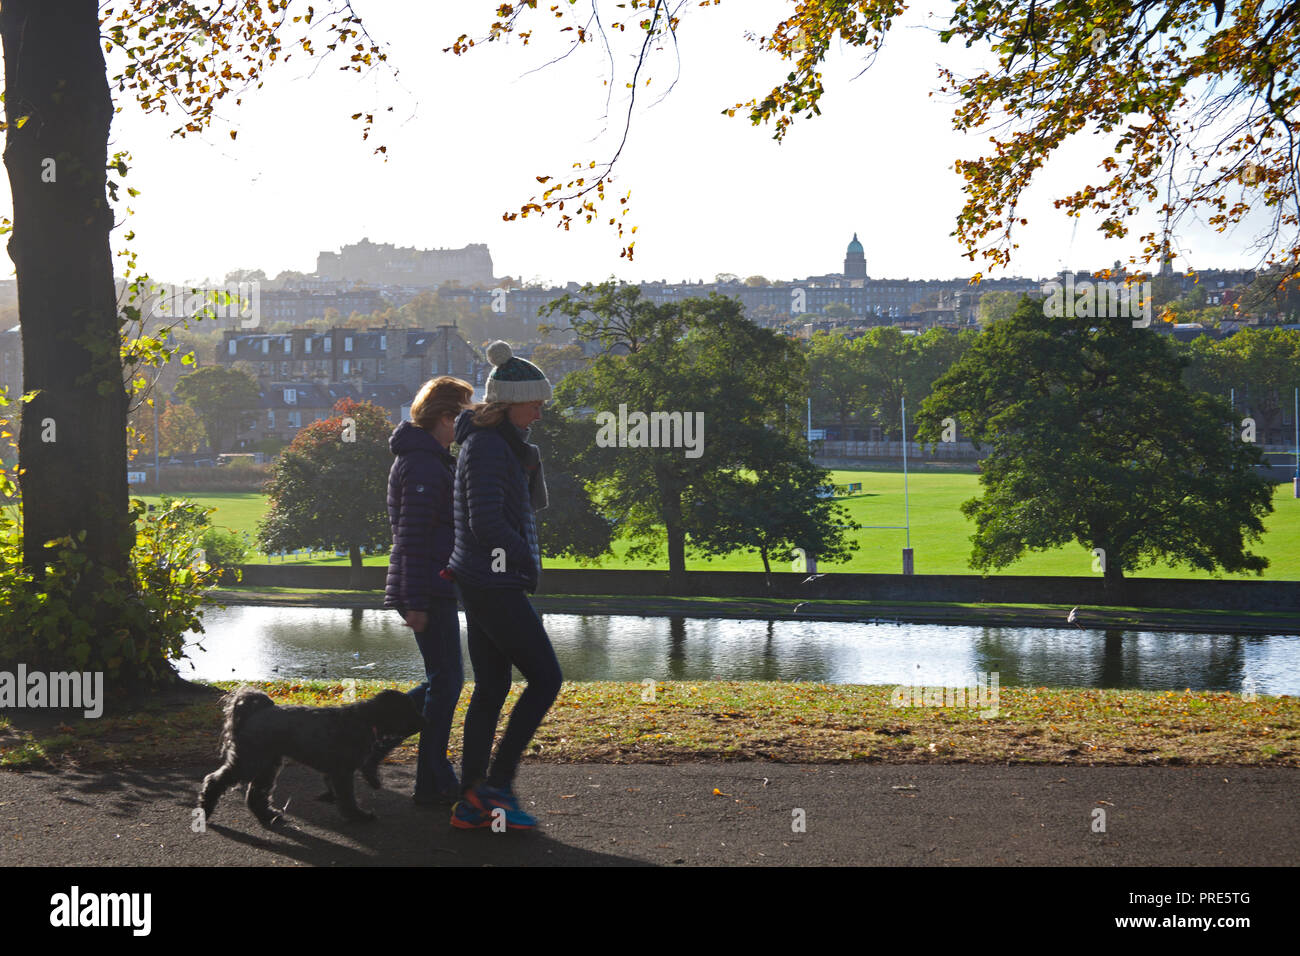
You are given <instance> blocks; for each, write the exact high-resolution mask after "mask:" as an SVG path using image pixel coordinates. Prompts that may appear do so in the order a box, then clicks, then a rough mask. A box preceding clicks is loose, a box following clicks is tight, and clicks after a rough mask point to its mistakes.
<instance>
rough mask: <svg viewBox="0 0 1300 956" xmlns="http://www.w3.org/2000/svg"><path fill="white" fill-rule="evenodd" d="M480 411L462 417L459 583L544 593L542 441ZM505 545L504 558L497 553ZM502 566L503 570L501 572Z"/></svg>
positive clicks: (455, 558) (455, 564)
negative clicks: (492, 422)
mask: <svg viewBox="0 0 1300 956" xmlns="http://www.w3.org/2000/svg"><path fill="white" fill-rule="evenodd" d="M473 418H474V412H473V410H472V409H470V410H466V411H464V412H461V413H460V416H459V417H458V418H457V419H456V441H457V443H459V445H460V453H459V455H458V456H457V458H456V478H455V492H454V494H453V500H454V506H453V510H454V513H455V522H456V536H455V546H454V548H453V550H452V553H451V559H450V560H449V561H448V562H447V567H448V569H449V573H450V574H451V575H454V577H455V579H456V580H457V581H463V582H465V583H467V584H469V585H471V586H475V587H483V588H523V589H525V590H527V591H529V592H533V591H536V590H537V584H538V580H539V578H540V576H541V570H542V559H541V553H540V549H539V547H538V544H537V524H536V520H535V518H534V513H533V512H534V508H544V507H546V483H545V479H544V478H543V476H542V467H541V455H540V453H539V452H538V449H537V446H536V445H531V444H528V443H527V442H526V441H525V440H524V439H525V438H526V436H527V435H528V431H527V429H519V428H516V427H515V426H514V425H512V424H510V421H509V419H502V421H501V423H500V424H499V425H496V426H494V427H484V426H481V425H475V424H474V422H473ZM497 548H500V549H502V552H503V555H502V558H503V559H504V565H503V561H502V560H501V559H500V558H495V557H494V554H493V552H494V551H495V550H496V549H497ZM494 564H495V567H496V570H494V569H493V568H494Z"/></svg>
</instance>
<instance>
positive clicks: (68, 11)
mask: <svg viewBox="0 0 1300 956" xmlns="http://www.w3.org/2000/svg"><path fill="white" fill-rule="evenodd" d="M0 37H2V39H3V44H4V59H5V113H6V119H7V121H8V129H7V132H6V135H5V152H4V159H5V167H6V169H7V170H8V173H9V184H10V188H11V189H12V191H13V203H14V215H13V234H12V235H11V237H10V239H9V243H8V248H9V256H10V258H11V259H13V262H14V266H15V267H16V269H17V275H18V282H17V285H18V315H19V320H20V322H21V325H22V336H23V388H24V390H25V391H34V390H39V392H40V394H39V395H37V396H36V398H35V399H33V400H32V402H31V403H30V404H28V405H27V406H26V407H25V408H24V409H23V420H24V423H25V427H24V428H23V430H22V434H21V436H20V438H19V456H20V461H21V464H22V467H23V469H24V473H23V474H22V476H21V478H20V479H19V481H20V485H21V488H22V497H23V560H24V563H25V564H26V565H27V566H28V567H29V568H30V569H31V570H32V571H33V572H34V573H35V574H36V575H37V576H38V577H42V578H43V567H44V563H45V554H44V547H43V546H44V544H45V542H46V541H48V540H49V539H51V538H57V537H62V536H64V535H76V534H77V533H78V532H81V531H84V532H85V534H86V537H85V542H84V545H83V548H84V550H85V552H86V553H87V554H88V555H89V557H90V559H91V562H92V563H91V565H90V567H89V568H88V571H87V573H86V574H85V575H83V577H82V579H81V586H82V588H83V589H84V591H85V593H86V594H87V595H94V594H95V593H96V591H97V590H98V587H97V584H98V582H100V581H102V575H103V573H104V572H105V571H112V572H117V573H119V574H126V573H127V571H128V565H129V560H130V548H131V539H130V527H131V526H130V522H129V520H128V513H127V483H126V411H127V396H126V391H125V389H124V387H123V384H122V368H121V358H120V355H119V339H118V328H119V326H118V318H117V290H116V287H115V285H114V282H113V258H112V252H111V249H110V246H109V231H110V229H111V228H112V227H113V212H112V209H111V208H110V207H109V205H108V197H107V195H106V186H105V180H106V176H105V167H106V166H107V162H108V132H109V125H110V123H111V121H112V117H113V103H112V100H111V98H110V95H109V89H108V81H107V78H106V69H105V65H104V54H103V49H102V48H101V47H100V45H99V43H100V41H99V13H98V8H97V4H96V3H95V0H60V2H58V3H50V2H48V0H4V3H3V6H2V7H0ZM23 117H26V121H25V122H24V123H23V125H22V126H21V128H20V127H19V125H18V124H19V121H20V120H22V119H23Z"/></svg>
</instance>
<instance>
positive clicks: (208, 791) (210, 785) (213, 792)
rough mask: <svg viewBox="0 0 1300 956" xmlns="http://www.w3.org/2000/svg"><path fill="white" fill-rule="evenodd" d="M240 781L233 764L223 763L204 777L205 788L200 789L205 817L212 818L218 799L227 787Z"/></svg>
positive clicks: (206, 818)
mask: <svg viewBox="0 0 1300 956" xmlns="http://www.w3.org/2000/svg"><path fill="white" fill-rule="evenodd" d="M238 782H239V775H238V774H237V773H236V771H235V767H234V765H233V764H228V763H227V764H222V765H221V766H220V767H218V768H217V769H216V770H214V771H213V772H212V773H210V774H208V775H207V776H206V777H204V778H203V788H202V789H201V790H200V791H199V807H200V808H201V809H202V810H203V819H204V820H210V819H211V818H212V811H213V810H215V809H216V808H217V801H218V800H220V799H221V795H222V794H223V793H225V792H226V789H227V788H228V787H230V786H232V785H234V784H236V783H238Z"/></svg>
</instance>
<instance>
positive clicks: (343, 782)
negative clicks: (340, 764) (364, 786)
mask: <svg viewBox="0 0 1300 956" xmlns="http://www.w3.org/2000/svg"><path fill="white" fill-rule="evenodd" d="M353 773H354V771H352V770H348V771H346V772H345V773H335V774H332V775H331V777H330V785H331V786H332V787H333V788H334V798H335V801H336V802H337V804H338V808H339V812H340V813H342V814H343V816H345V817H346V818H347V819H349V820H353V821H360V820H373V819H375V815H374V814H373V813H371V812H370V811H369V810H362V809H361V808H360V807H359V806H357V797H356V794H355V793H354V792H353V789H352V774H353Z"/></svg>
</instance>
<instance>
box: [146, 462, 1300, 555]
mask: <svg viewBox="0 0 1300 956" xmlns="http://www.w3.org/2000/svg"><path fill="white" fill-rule="evenodd" d="M832 475H833V480H834V481H835V483H836V484H841V485H847V484H850V483H854V482H861V484H862V491H861V493H859V494H855V495H852V496H850V497H844V498H840V499H838V501H839V502H840V503H841V504H843V505H844V506H845V507H846V508H847V509H848V511H849V513H850V515H852V517H853V518H854V519H855V520H856V521H858V522H859V523H861V524H863V525H901V524H903V476H902V473H901V472H885V471H844V470H836V471H833V472H832ZM908 491H909V498H910V505H911V509H910V510H911V525H912V549H913V551H914V552H915V571H916V573H917V574H970V573H974V572H972V571H971V568H970V567H969V565H968V564H967V561H968V559H969V557H970V535H971V532H972V530H973V526H972V524H971V522H969V521H967V519H966V518H965V517H964V516H963V515H962V514H961V512H960V510H959V506H960V505H961V503H962V502H963V501H965V500H967V499H968V498H971V497H974V496H975V495H976V494H978V493H979V484H978V477H977V476H976V475H973V474H954V473H950V472H944V473H927V474H915V473H914V474H911V475H909V476H908ZM190 497H191V498H192V499H193V500H195V501H198V502H200V503H201V504H204V505H206V506H207V507H211V508H216V512H215V513H214V514H213V515H212V520H213V523H214V524H217V525H220V526H222V527H228V528H230V529H232V530H234V531H247V532H248V533H249V534H250V536H251V535H253V534H254V533H255V529H256V525H257V520H258V519H259V518H260V517H261V516H262V515H263V513H264V512H265V510H266V499H265V498H264V497H263V496H262V495H260V494H256V493H243V494H236V493H226V494H196V495H191V496H190ZM145 500H146V501H150V502H153V501H156V500H157V499H156V497H153V496H145ZM1273 506H1274V511H1273V514H1271V515H1269V516H1268V517H1267V518H1266V519H1265V527H1266V528H1267V529H1268V530H1267V533H1266V534H1265V535H1264V538H1263V540H1262V541H1261V542H1260V543H1259V544H1258V545H1257V546H1256V550H1258V551H1260V552H1261V553H1263V554H1264V555H1265V556H1266V557H1267V558H1268V559H1269V568H1268V570H1267V571H1265V573H1264V577H1265V579H1273V580H1300V501H1298V500H1296V499H1295V498H1293V497H1292V492H1291V486H1290V484H1284V485H1278V486H1277V490H1276V492H1275V497H1274V499H1273ZM904 537H905V533H904V532H903V531H901V530H899V531H891V530H862V531H859V532H858V533H857V538H856V540H857V542H858V550H857V551H856V552H855V553H854V555H853V557H852V558H851V559H850V560H849V561H847V562H844V563H843V564H836V565H829V564H825V563H823V564H820V565H819V567H818V570H823V571H824V570H836V571H856V572H864V573H872V572H874V573H891V574H897V573H900V572H901V571H902V562H903V559H902V549H903V547H904ZM626 549H627V545H626V544H625V543H624V542H615V545H614V555H615V556H614V557H612V558H610V559H609V560H607V561H605V562H604V563H603V564H601V565H600V566H601V567H604V568H643V567H652V568H660V569H666V568H667V560H666V559H665V560H664V561H663V562H661V563H659V564H656V565H644V564H631V563H629V562H627V561H625V560H624V558H623V555H624V553H625V551H626ZM252 560H254V561H258V562H260V561H265V560H267V558H266V557H265V556H260V555H259V556H257V557H255V558H253V559H252ZM271 560H273V562H274V563H279V562H280V560H281V559H280V558H278V557H276V558H273V559H271ZM387 561H388V559H387V558H386V557H385V556H384V555H373V556H370V557H367V558H366V564H380V565H383V564H387ZM346 562H347V559H346V558H338V557H334V556H333V555H332V554H331V555H329V556H320V557H317V558H315V559H307V558H305V557H302V556H299V557H298V558H287V559H285V560H284V563H286V564H306V563H313V564H345V563H346ZM546 567H548V568H572V567H580V565H579V564H578V563H577V562H576V561H566V560H561V559H554V558H548V559H547V560H546ZM687 568H688V569H689V570H696V571H704V570H712V571H761V570H762V568H763V565H762V561H761V560H760V559H759V557H758V555H756V554H743V553H738V554H733V555H729V556H728V557H726V558H720V559H717V560H713V561H705V560H699V559H691V558H689V557H688V558H687ZM773 570H784V571H788V570H796V569H794V568H792V566H791V564H790V563H789V562H783V563H780V564H777V563H774V564H773ZM797 570H802V567H800V568H798V569H797ZM999 573H1003V574H1052V575H1058V574H1059V575H1091V574H1092V573H1093V571H1092V555H1091V553H1090V552H1089V551H1088V550H1086V549H1084V548H1083V547H1081V546H1070V547H1067V548H1060V549H1057V550H1055V551H1046V552H1040V553H1034V554H1031V555H1029V556H1028V557H1026V558H1024V559H1023V560H1021V561H1020V562H1018V563H1016V564H1014V565H1012V566H1010V567H1008V568H1004V569H1002V571H1001V572H999ZM1137 576H1144V577H1180V578H1208V577H1211V575H1208V574H1205V573H1203V572H1192V571H1188V570H1187V569H1185V568H1182V569H1174V568H1169V567H1165V566H1156V567H1154V568H1148V569H1146V570H1144V571H1141V572H1138V575H1137ZM1224 577H1239V578H1249V577H1253V576H1252V575H1224Z"/></svg>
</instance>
